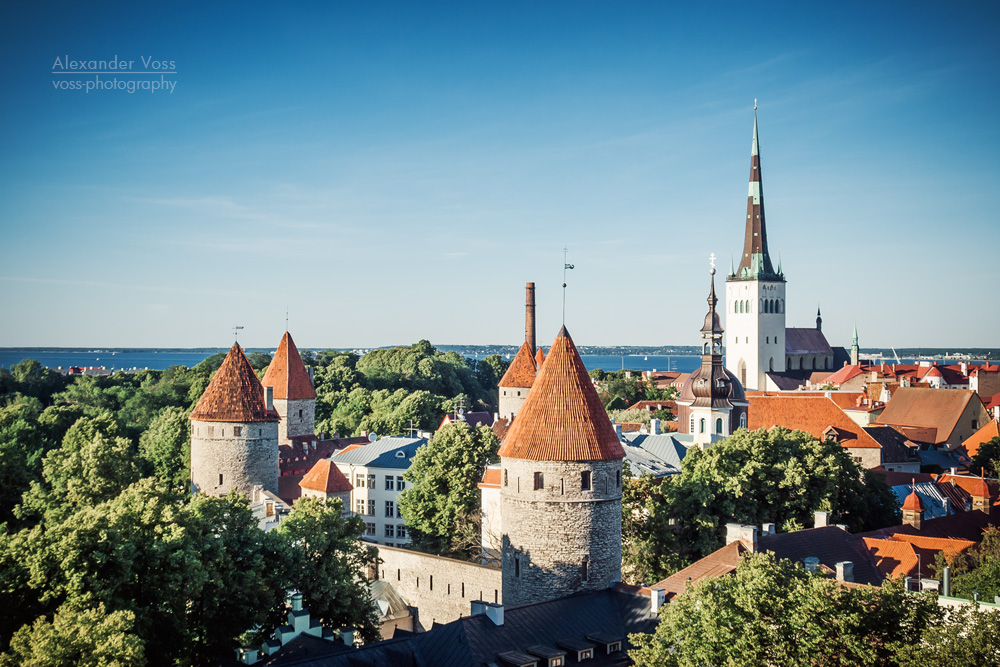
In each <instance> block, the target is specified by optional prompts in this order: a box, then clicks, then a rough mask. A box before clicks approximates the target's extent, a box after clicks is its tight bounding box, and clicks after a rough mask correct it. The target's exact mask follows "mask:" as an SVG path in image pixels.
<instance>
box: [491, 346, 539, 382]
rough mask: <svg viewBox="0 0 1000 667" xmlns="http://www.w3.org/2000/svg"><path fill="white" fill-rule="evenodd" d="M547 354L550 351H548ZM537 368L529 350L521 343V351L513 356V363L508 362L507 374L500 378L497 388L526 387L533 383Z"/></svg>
mask: <svg viewBox="0 0 1000 667" xmlns="http://www.w3.org/2000/svg"><path fill="white" fill-rule="evenodd" d="M549 354H552V351H551V350H549ZM537 368H538V366H537V365H536V364H535V358H534V356H532V354H531V349H530V348H529V347H528V344H527V343H521V349H520V350H518V351H517V354H516V355H514V361H512V362H510V366H509V367H508V368H507V372H506V373H504V374H503V377H502V378H500V382H499V383H498V384H497V386H499V387H522V388H524V387H528V388H530V387H531V386H532V385H534V383H535V372H536V370H537Z"/></svg>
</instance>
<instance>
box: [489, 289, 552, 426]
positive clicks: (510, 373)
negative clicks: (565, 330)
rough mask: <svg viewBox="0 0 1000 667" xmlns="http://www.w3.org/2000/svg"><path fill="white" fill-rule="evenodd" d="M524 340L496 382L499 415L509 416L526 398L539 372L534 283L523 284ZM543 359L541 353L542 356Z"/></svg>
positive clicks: (517, 409) (516, 410)
mask: <svg viewBox="0 0 1000 667" xmlns="http://www.w3.org/2000/svg"><path fill="white" fill-rule="evenodd" d="M524 311H525V312H524V343H522V344H521V349H519V350H518V351H517V354H516V355H515V356H514V360H513V361H512V362H510V366H509V367H508V368H507V372H506V373H504V375H503V377H502V378H501V379H500V382H499V391H500V405H499V412H500V416H501V417H505V418H507V419H510V418H511V417H512V416H513V415H515V414H517V412H518V411H519V410H520V409H521V406H522V405H524V401H525V400H527V398H528V392H529V391H531V387H532V385H534V383H535V375H537V373H538V362H537V360H536V356H537V355H536V353H535V283H526V284H525V298H524ZM542 358H543V359H544V355H543V357H542Z"/></svg>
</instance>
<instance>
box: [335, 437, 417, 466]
mask: <svg viewBox="0 0 1000 667" xmlns="http://www.w3.org/2000/svg"><path fill="white" fill-rule="evenodd" d="M426 443H427V438H405V437H401V436H386V437H382V438H379V439H378V440H376V441H375V442H373V443H371V444H370V445H362V446H361V447H358V448H357V449H352V450H351V451H345V452H340V453H339V454H334V455H333V457H332V458H331V460H332V461H333V462H334V463H337V464H345V465H356V466H368V467H369V468H398V469H401V470H406V469H407V468H409V467H410V463H411V462H412V461H413V457H414V456H416V454H417V449H419V448H420V446H421V445H424V444H426ZM400 453H401V454H402V455H401V456H400V455H399V454H400Z"/></svg>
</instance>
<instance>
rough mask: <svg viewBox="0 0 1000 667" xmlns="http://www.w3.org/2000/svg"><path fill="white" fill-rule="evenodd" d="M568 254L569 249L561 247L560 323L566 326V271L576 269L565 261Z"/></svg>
mask: <svg viewBox="0 0 1000 667" xmlns="http://www.w3.org/2000/svg"><path fill="white" fill-rule="evenodd" d="M568 254H569V248H567V247H566V246H563V304H562V306H563V311H562V316H563V318H562V323H563V325H564V326H565V325H566V271H567V270H569V269H573V268H576V267H574V266H573V265H572V264H570V263H569V262H567V261H566V259H567V256H568Z"/></svg>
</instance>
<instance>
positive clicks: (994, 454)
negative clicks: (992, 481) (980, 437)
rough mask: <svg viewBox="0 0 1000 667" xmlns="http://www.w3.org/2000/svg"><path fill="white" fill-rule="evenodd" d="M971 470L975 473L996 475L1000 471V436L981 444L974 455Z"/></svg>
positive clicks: (970, 465)
mask: <svg viewBox="0 0 1000 667" xmlns="http://www.w3.org/2000/svg"><path fill="white" fill-rule="evenodd" d="M969 470H970V471H972V474H974V475H985V476H986V477H996V476H997V475H998V471H1000V436H997V437H995V438H993V439H991V440H989V441H988V442H984V443H983V444H981V445H979V450H978V451H977V452H976V455H975V456H973V457H972V463H970V464H969Z"/></svg>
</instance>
